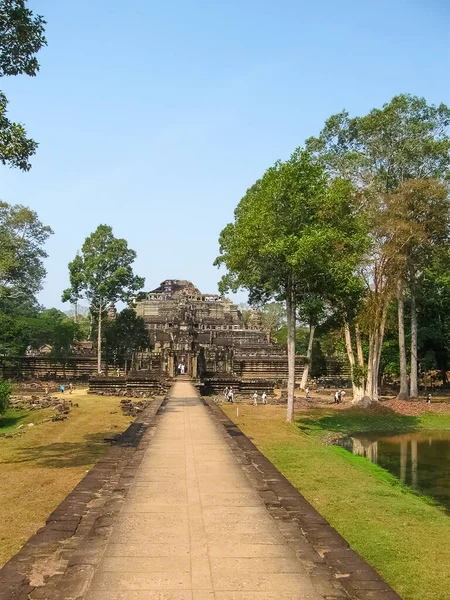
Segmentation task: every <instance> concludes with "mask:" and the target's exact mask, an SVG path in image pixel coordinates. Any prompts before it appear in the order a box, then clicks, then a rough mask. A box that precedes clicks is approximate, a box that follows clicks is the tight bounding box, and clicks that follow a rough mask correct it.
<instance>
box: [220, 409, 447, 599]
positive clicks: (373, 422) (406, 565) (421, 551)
mask: <svg viewBox="0 0 450 600" xmlns="http://www.w3.org/2000/svg"><path fill="white" fill-rule="evenodd" d="M222 408H223V410H224V411H225V412H226V414H227V415H228V416H229V417H230V418H231V419H233V421H234V422H236V423H237V424H238V425H239V427H240V428H241V429H242V431H244V433H245V434H246V435H248V436H250V437H251V438H253V442H254V443H255V444H256V445H257V446H258V447H259V448H260V450H261V451H262V452H263V453H264V454H265V455H266V456H267V457H268V458H269V459H270V460H271V461H272V462H273V464H274V465H275V466H276V467H277V468H278V469H279V470H280V471H281V472H282V473H283V474H284V475H285V476H286V477H287V478H288V479H289V480H290V481H291V482H292V483H293V484H294V485H295V486H296V487H297V488H298V489H299V490H300V491H301V492H302V494H303V495H304V496H305V497H306V498H307V500H308V501H309V502H311V504H313V506H314V507H315V508H316V509H317V510H319V512H321V514H323V516H324V517H325V518H326V519H327V520H328V521H329V522H330V523H331V525H332V526H333V527H335V528H336V529H337V530H338V531H339V532H340V533H341V535H343V536H344V537H345V538H346V539H347V541H348V542H349V543H350V544H351V546H352V548H354V549H355V550H357V551H358V552H359V553H360V554H361V555H362V556H363V557H364V558H365V559H366V560H367V561H368V562H369V563H371V564H372V565H373V566H374V567H375V568H376V569H377V570H378V571H379V573H380V574H381V575H382V576H383V577H384V578H385V579H386V580H387V581H388V582H389V583H390V584H391V585H392V586H393V587H394V589H395V590H396V591H397V592H398V593H399V594H400V595H401V596H402V597H403V598H405V600H446V599H447V598H448V589H449V586H450V565H449V562H448V558H447V557H448V556H449V555H450V520H449V518H448V516H446V514H445V512H444V510H443V509H442V508H441V507H439V506H436V505H435V504H434V503H433V502H432V501H431V500H429V499H427V498H426V497H423V496H419V495H417V493H415V492H414V491H413V490H410V489H409V488H407V487H406V486H404V485H402V483H401V482H400V481H399V480H398V479H397V478H396V477H394V476H393V475H391V474H390V473H388V472H387V471H385V470H384V469H382V468H381V467H379V466H377V465H375V464H372V463H370V462H369V461H367V460H366V459H365V458H363V457H360V456H355V455H352V454H350V453H349V452H347V451H346V450H344V449H343V448H339V447H337V446H327V445H324V444H323V443H322V438H323V437H324V436H326V435H327V434H331V433H334V434H338V433H341V432H342V434H347V435H348V434H351V433H355V432H362V431H374V430H379V431H381V430H383V431H392V432H402V431H403V432H405V431H411V430H422V429H433V430H437V429H444V430H450V415H437V414H434V413H427V414H426V415H423V416H420V417H418V416H409V415H401V414H398V413H395V412H393V411H389V410H387V409H386V410H382V411H362V410H358V409H354V408H353V409H352V408H350V409H344V410H342V409H340V410H332V409H331V410H330V409H329V408H315V409H309V410H307V411H304V412H302V413H300V412H299V413H297V422H296V425H295V426H293V425H290V424H288V423H286V422H285V407H281V406H258V407H253V406H240V407H239V417H237V416H236V408H235V407H233V406H232V405H228V406H227V405H223V406H222Z"/></svg>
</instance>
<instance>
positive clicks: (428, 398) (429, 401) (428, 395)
mask: <svg viewBox="0 0 450 600" xmlns="http://www.w3.org/2000/svg"><path fill="white" fill-rule="evenodd" d="M427 404H431V394H427Z"/></svg>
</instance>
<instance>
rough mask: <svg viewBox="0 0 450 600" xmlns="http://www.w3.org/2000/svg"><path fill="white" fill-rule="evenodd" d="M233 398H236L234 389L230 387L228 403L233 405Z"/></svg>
mask: <svg viewBox="0 0 450 600" xmlns="http://www.w3.org/2000/svg"><path fill="white" fill-rule="evenodd" d="M233 396H234V394H233V388H232V387H230V389H229V390H228V402H231V403H233Z"/></svg>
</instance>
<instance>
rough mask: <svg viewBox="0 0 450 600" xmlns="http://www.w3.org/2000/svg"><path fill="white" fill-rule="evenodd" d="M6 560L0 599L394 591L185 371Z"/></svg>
mask: <svg viewBox="0 0 450 600" xmlns="http://www.w3.org/2000/svg"><path fill="white" fill-rule="evenodd" d="M161 402H162V398H160V399H159V400H155V402H154V403H152V405H151V407H149V409H148V410H147V411H144V413H143V414H142V416H141V417H140V418H138V419H137V420H136V421H135V422H134V423H133V424H132V425H131V426H130V428H129V429H128V430H127V431H126V432H125V433H124V434H123V435H122V436H121V437H120V440H118V442H117V444H116V445H115V446H113V447H112V448H111V449H110V451H109V452H108V454H107V455H106V456H105V457H104V458H103V459H101V460H100V461H99V462H98V463H97V465H96V466H95V467H94V468H93V469H92V470H91V471H90V472H89V473H88V475H87V476H86V477H85V478H84V479H83V480H82V481H81V482H80V484H79V485H78V486H77V487H76V488H75V489H74V490H73V492H72V493H71V494H69V496H68V497H67V498H66V499H65V500H64V502H63V503H62V504H61V505H60V506H59V507H58V508H57V509H56V510H55V511H54V512H53V513H52V514H51V515H50V516H49V518H48V520H47V525H46V526H45V527H44V528H42V529H41V530H39V531H38V532H37V533H36V534H35V535H34V536H33V537H31V538H30V540H28V542H27V543H26V544H25V545H24V547H23V548H22V550H21V551H20V552H19V553H18V554H17V555H16V556H15V557H13V558H12V559H11V560H10V561H9V562H8V563H7V564H6V565H5V566H4V567H3V568H2V569H0V600H350V599H351V600H400V598H399V596H398V595H397V594H396V593H395V592H394V591H393V590H392V589H391V588H390V587H389V586H388V585H387V584H386V582H384V581H383V579H382V578H381V577H380V576H379V575H378V573H376V571H374V569H372V567H370V566H369V565H368V564H367V563H366V562H365V561H364V560H363V559H362V558H361V557H360V556H359V555H358V554H356V553H355V552H354V551H353V550H351V549H350V548H349V547H348V544H347V542H346V541H345V540H344V539H343V538H342V537H341V536H340V535H339V534H338V533H337V532H336V531H335V530H334V529H333V528H332V527H330V525H329V524H328V523H327V522H326V521H325V519H324V518H323V517H322V516H321V515H320V514H319V513H317V511H316V510H315V509H314V508H313V507H312V506H311V505H310V504H309V503H308V502H307V501H306V500H305V498H303V496H301V494H300V493H299V492H298V491H297V490H296V489H295V488H294V487H293V486H292V485H291V484H290V483H289V482H288V481H287V480H286V479H285V478H284V477H283V476H282V475H281V474H280V473H279V472H278V471H277V470H276V469H275V467H274V466H273V465H272V463H270V461H268V460H267V459H266V458H265V457H264V456H263V455H262V454H261V453H260V452H259V451H258V450H257V449H256V448H255V446H254V445H253V444H252V442H251V441H250V440H249V439H248V438H247V437H246V436H244V435H243V434H242V432H241V431H240V430H239V428H238V427H237V426H236V425H234V424H233V423H232V422H231V421H230V420H229V419H228V418H227V417H226V416H225V414H224V413H223V412H222V411H221V410H220V408H218V407H217V406H216V405H215V404H214V403H213V402H212V401H207V402H206V403H204V402H203V400H201V399H200V398H199V397H198V394H197V392H196V390H195V389H194V387H193V386H192V384H191V383H190V381H189V380H188V379H187V378H186V379H181V380H178V381H177V382H176V383H175V384H174V386H173V387H172V389H171V391H170V394H169V396H168V398H167V399H166V400H165V401H164V403H163V404H162V405H161Z"/></svg>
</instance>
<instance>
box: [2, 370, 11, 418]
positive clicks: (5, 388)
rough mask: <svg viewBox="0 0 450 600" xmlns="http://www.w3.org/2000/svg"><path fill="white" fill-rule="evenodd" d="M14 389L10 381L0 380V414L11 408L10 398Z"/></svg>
mask: <svg viewBox="0 0 450 600" xmlns="http://www.w3.org/2000/svg"><path fill="white" fill-rule="evenodd" d="M11 391H12V387H11V384H10V383H9V381H5V380H4V379H1V378H0V414H3V413H4V412H5V411H6V409H7V408H8V406H9V397H10V395H11Z"/></svg>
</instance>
